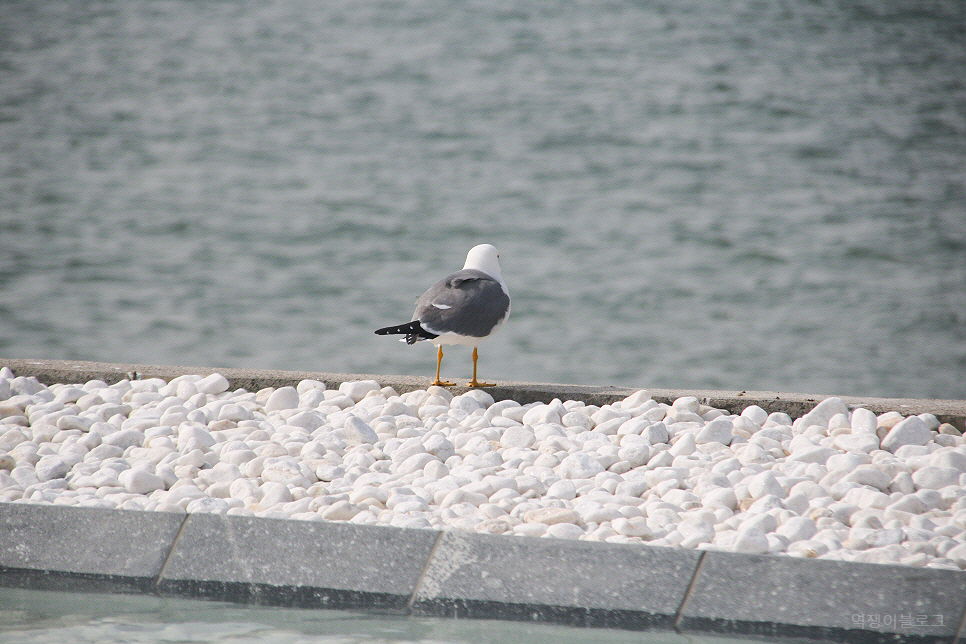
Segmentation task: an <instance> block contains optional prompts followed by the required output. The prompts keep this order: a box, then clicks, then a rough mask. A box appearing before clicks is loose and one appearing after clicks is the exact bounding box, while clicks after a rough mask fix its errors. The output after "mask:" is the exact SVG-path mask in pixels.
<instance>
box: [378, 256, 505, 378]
mask: <svg viewBox="0 0 966 644" xmlns="http://www.w3.org/2000/svg"><path fill="white" fill-rule="evenodd" d="M499 259H500V255H499V253H498V252H497V250H496V248H494V247H493V246H491V245H490V244H480V245H478V246H474V247H473V248H471V249H470V252H468V253H467V254H466V263H465V264H463V269H462V270H459V271H456V272H455V273H453V274H452V275H448V276H447V277H444V278H443V279H441V280H440V281H438V282H436V284H434V285H433V286H431V287H430V288H429V290H427V291H426V292H425V293H423V294H422V295H421V296H419V299H417V300H416V312H415V313H413V319H412V322H409V323H407V324H400V325H398V326H388V327H385V328H383V329H378V330H376V335H405V336H406V337H405V339H403V340H401V341H402V342H406V343H407V344H415V343H416V342H418V341H420V340H429V341H431V342H432V343H433V344H435V345H436V378H435V379H434V380H433V384H434V385H437V386H440V387H451V386H453V384H454V383H452V382H445V381H442V380H440V379H439V368H440V364H441V363H442V362H443V345H444V344H462V345H466V346H470V347H473V379H472V380H471V381H470V382H469V383H468V385H467V386H469V387H493V386H494V383H489V382H480V381H478V380H477V379H476V361H477V358H478V353H477V350H476V347H477V346H478V345H479V344H480V342H482V341H483V340H485V339H486V338H488V337H490V336H491V335H493V334H494V333H496V332H497V331H498V330H499V329H500V327H501V326H503V323H504V322H506V319H507V317H508V316H509V315H510V291H509V290H507V287H506V282H504V281H503V277H502V276H501V275H500V262H499Z"/></svg>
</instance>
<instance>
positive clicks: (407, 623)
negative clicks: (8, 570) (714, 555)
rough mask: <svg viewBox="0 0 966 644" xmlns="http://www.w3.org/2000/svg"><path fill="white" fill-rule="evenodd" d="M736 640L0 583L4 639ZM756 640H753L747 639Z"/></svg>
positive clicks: (539, 643)
mask: <svg viewBox="0 0 966 644" xmlns="http://www.w3.org/2000/svg"><path fill="white" fill-rule="evenodd" d="M587 641H593V642H595V643H599V644H624V643H628V644H630V643H635V644H741V643H742V642H746V641H747V640H741V639H731V638H718V637H715V638H710V637H696V636H693V635H688V636H687V637H685V636H682V635H677V634H674V633H640V632H629V631H618V630H612V629H606V630H605V629H583V628H571V627H566V626H553V625H547V624H528V623H522V622H502V621H496V620H478V619H459V620H457V619H442V618H432V617H400V616H394V615H377V614H369V613H363V612H356V611H341V610H308V609H286V608H267V607H255V606H242V605H237V604H229V603H225V602H209V601H201V600H189V599H167V598H165V599H162V598H159V597H153V596H147V595H106V594H88V593H62V592H51V591H36V590H20V589H13V588H0V642H3V643H9V644H62V643H63V642H75V643H83V642H90V643H92V644H171V643H174V642H178V643H180V644H189V643H190V644H242V643H244V642H259V643H260V644H403V643H414V644H416V643H418V644H510V643H514V642H520V643H521V644H522V643H526V644H577V643H580V642H587ZM755 641H756V642H761V641H762V640H755Z"/></svg>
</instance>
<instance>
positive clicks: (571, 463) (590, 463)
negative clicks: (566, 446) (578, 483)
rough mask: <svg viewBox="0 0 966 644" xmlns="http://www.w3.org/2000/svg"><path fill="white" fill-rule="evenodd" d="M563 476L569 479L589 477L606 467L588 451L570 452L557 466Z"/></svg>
mask: <svg viewBox="0 0 966 644" xmlns="http://www.w3.org/2000/svg"><path fill="white" fill-rule="evenodd" d="M557 471H558V473H559V474H560V476H561V477H563V478H567V479H589V478H593V477H595V476H597V475H598V474H600V473H601V472H603V471H604V467H603V466H602V465H601V464H600V461H598V460H597V459H596V458H594V457H593V456H591V455H590V454H587V453H586V452H577V453H576V454H570V455H569V456H567V457H566V458H564V459H563V461H561V462H560V465H559V466H558V467H557Z"/></svg>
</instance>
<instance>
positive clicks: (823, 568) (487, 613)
mask: <svg viewBox="0 0 966 644" xmlns="http://www.w3.org/2000/svg"><path fill="white" fill-rule="evenodd" d="M0 585H3V586H8V587H9V586H14V587H24V588H42V589H58V590H65V589H67V590H75V591H81V592H84V591H86V592H103V591H109V592H153V593H157V594H160V595H172V596H183V597H196V598H207V599H220V600H227V601H241V602H248V603H257V604H266V605H286V606H299V607H311V608H356V609H378V610H389V611H393V612H399V613H403V614H405V613H411V614H422V615H446V616H455V617H477V618H497V619H517V620H527V621H544V622H553V623H564V624H572V625H578V626H593V627H616V628H623V629H632V630H648V629H670V628H672V627H674V628H676V630H678V632H681V633H695V634H698V633H705V634H707V633H719V634H729V635H740V634H744V635H752V636H768V637H770V638H773V639H788V640H792V639H794V640H797V641H800V640H802V639H821V640H823V641H838V642H895V641H903V642H954V641H956V635H957V632H958V630H959V629H960V626H961V623H962V620H963V615H964V611H966V573H962V572H956V571H944V570H927V569H919V568H908V567H899V566H880V565H875V564H853V563H839V562H823V561H811V560H800V559H792V558H788V557H767V556H753V555H738V554H726V553H711V552H702V551H694V550H684V549H674V548H659V547H651V546H644V545H642V546H636V545H617V544H603V543H586V542H567V541H557V540H548V539H532V538H525V537H503V536H491V535H479V534H463V533H457V532H443V533H440V532H435V531H429V530H408V529H403V528H391V527H372V526H356V525H351V524H334V523H318V522H303V521H285V520H275V519H258V518H249V517H235V516H222V515H202V514H194V515H187V516H182V515H171V514H164V513H151V512H135V511H125V510H100V509H92V508H73V507H69V506H47V505H33V504H26V503H2V504H0ZM854 615H862V616H863V620H865V621H863V624H862V625H858V624H857V623H856V622H854V621H853V616H854ZM872 616H875V617H877V623H878V626H870V625H869V623H868V621H867V620H868V619H869V618H871V617H872ZM893 618H894V619H893ZM920 618H924V620H923V619H920ZM918 622H923V623H921V624H920V623H918Z"/></svg>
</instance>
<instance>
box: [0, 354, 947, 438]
mask: <svg viewBox="0 0 966 644" xmlns="http://www.w3.org/2000/svg"><path fill="white" fill-rule="evenodd" d="M0 366H6V367H9V368H10V369H12V370H13V372H14V373H15V374H16V375H18V376H34V377H36V378H37V379H38V380H40V382H42V383H44V384H46V385H50V384H54V383H83V382H87V381H88V380H93V379H98V380H103V381H105V382H106V383H108V384H113V383H115V382H118V381H119V380H123V379H125V378H132V379H135V378H139V379H145V378H164V379H165V380H170V379H172V378H176V377H178V376H182V375H186V374H199V375H208V374H210V373H215V372H218V373H220V374H222V375H223V376H225V377H226V378H227V379H228V381H229V382H230V383H231V384H232V386H233V387H235V388H236V389H237V388H244V389H247V390H249V391H258V390H259V389H262V388H265V387H283V386H287V385H296V384H298V382H299V381H300V380H304V379H306V378H312V379H315V380H319V381H322V382H324V383H325V384H326V386H327V387H338V386H339V384H340V383H342V382H346V381H348V380H377V381H379V382H380V383H381V384H383V385H389V386H391V387H392V388H393V389H395V390H396V391H397V392H399V393H405V392H407V391H413V390H415V389H425V388H426V387H428V386H429V385H430V382H431V381H430V379H429V378H417V377H415V376H385V375H373V374H353V373H317V372H308V371H271V370H263V369H214V368H211V367H176V366H164V365H142V364H114V363H107V362H83V361H78V360H33V359H7V358H0ZM645 388H646V389H647V390H648V391H649V392H650V393H651V396H652V397H653V398H654V399H655V400H657V401H658V402H666V403H670V402H671V401H673V400H675V399H676V398H680V397H682V396H696V397H697V398H698V399H699V400H701V402H702V403H704V404H707V405H711V406H713V407H717V408H719V409H726V410H728V411H729V412H732V413H739V412H741V410H742V409H744V408H745V407H749V406H751V405H758V406H759V407H761V408H762V409H764V410H765V411H767V412H769V413H771V412H784V413H786V414H788V415H789V416H791V417H792V418H798V417H800V416H804V415H805V414H806V413H807V412H808V411H809V410H811V409H812V408H813V407H815V405H817V404H818V403H819V402H821V401H822V400H824V399H826V398H829V397H830V396H828V395H812V394H800V393H786V392H777V391H712V390H684V389H655V388H652V387H636V388H629V387H613V386H599V387H598V386H593V387H592V386H583V385H565V384H545V383H531V382H497V386H495V387H488V388H487V389H486V391H487V392H488V393H489V394H490V395H492V396H493V398H495V399H496V400H506V399H512V400H516V401H517V402H519V403H521V404H527V403H530V402H535V401H541V402H549V401H551V400H553V399H554V398H560V399H561V400H568V399H569V400H582V401H584V402H586V403H588V404H594V405H603V404H606V403H611V402H614V401H615V400H620V399H621V398H626V397H627V396H629V395H630V394H632V393H634V392H635V391H637V390H639V389H645ZM451 391H453V392H454V393H462V392H465V391H467V389H466V387H453V388H451ZM839 398H841V399H842V400H843V401H845V403H846V404H847V405H848V406H849V408H851V409H855V408H857V407H865V408H866V409H868V410H870V411H873V412H875V413H876V414H881V413H884V412H887V411H898V412H901V413H902V414H905V415H909V414H922V413H930V414H934V415H935V416H936V417H937V418H939V420H940V421H941V422H944V423H951V424H953V425H955V426H956V427H957V428H958V429H959V430H960V431H966V401H964V400H934V399H920V398H873V397H862V396H839Z"/></svg>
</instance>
